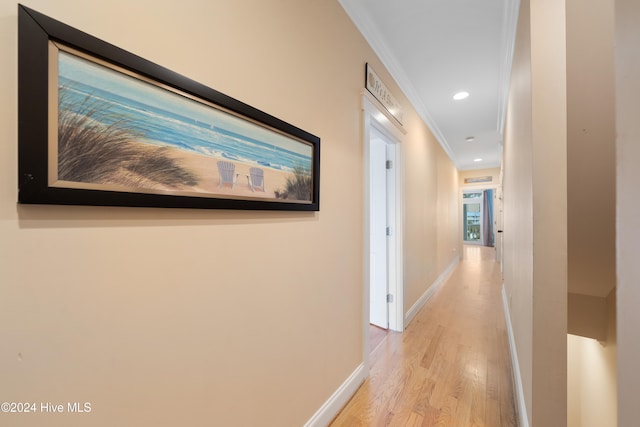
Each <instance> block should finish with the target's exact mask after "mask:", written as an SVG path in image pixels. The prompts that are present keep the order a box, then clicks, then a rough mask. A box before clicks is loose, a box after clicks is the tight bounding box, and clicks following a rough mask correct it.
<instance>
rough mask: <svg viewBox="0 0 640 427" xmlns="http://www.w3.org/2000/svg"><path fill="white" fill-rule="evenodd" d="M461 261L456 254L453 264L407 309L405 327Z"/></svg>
mask: <svg viewBox="0 0 640 427" xmlns="http://www.w3.org/2000/svg"><path fill="white" fill-rule="evenodd" d="M459 262H460V256H458V255H456V257H455V258H454V259H453V261H451V264H449V266H448V267H447V268H446V270H444V271H443V272H442V274H440V276H438V278H437V279H436V280H435V282H433V284H432V285H431V286H429V288H427V290H426V291H425V292H424V293H423V294H422V296H421V297H420V298H418V301H416V302H415V304H413V305H412V306H411V308H410V309H409V310H408V311H407V314H405V315H404V328H405V329H406V328H407V326H409V323H411V321H412V320H413V318H414V317H416V315H417V314H418V312H419V311H420V309H421V308H422V307H423V306H424V305H425V304H426V303H427V301H429V298H431V297H432V296H433V294H435V293H436V291H437V290H438V289H439V288H440V286H442V284H443V283H444V282H446V281H447V279H448V278H449V276H450V275H451V273H453V269H454V268H456V265H458V263H459Z"/></svg>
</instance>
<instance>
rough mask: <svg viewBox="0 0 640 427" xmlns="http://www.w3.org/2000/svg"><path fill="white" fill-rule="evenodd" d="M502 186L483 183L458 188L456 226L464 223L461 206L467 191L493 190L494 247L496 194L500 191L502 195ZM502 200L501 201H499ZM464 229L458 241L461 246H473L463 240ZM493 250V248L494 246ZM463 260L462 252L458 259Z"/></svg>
mask: <svg viewBox="0 0 640 427" xmlns="http://www.w3.org/2000/svg"><path fill="white" fill-rule="evenodd" d="M501 189H502V186H501V185H500V184H495V183H492V184H489V183H484V184H474V185H465V186H461V187H460V189H459V190H460V192H459V195H458V197H459V200H460V204H459V207H458V226H461V225H462V222H463V221H464V214H463V206H462V205H463V204H464V197H463V194H464V193H465V192H467V191H474V190H475V191H481V190H482V191H483V190H493V209H494V211H493V212H494V215H493V241H494V245H497V244H498V236H497V234H498V225H497V224H496V220H497V216H496V215H497V213H496V212H497V211H496V198H497V197H498V192H499V191H500V194H502V190H501ZM501 200H502V199H501ZM463 232H464V229H463V230H462V231H461V232H460V240H461V241H462V245H474V243H468V242H466V241H465V240H464V235H463ZM494 248H495V246H494ZM463 258H464V251H462V253H461V256H460V259H463Z"/></svg>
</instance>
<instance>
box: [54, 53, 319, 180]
mask: <svg viewBox="0 0 640 427" xmlns="http://www.w3.org/2000/svg"><path fill="white" fill-rule="evenodd" d="M58 75H59V77H58V92H59V96H58V99H59V109H60V110H65V109H66V110H69V111H71V112H73V113H76V114H83V115H86V114H88V113H89V111H90V112H91V119H92V120H96V121H97V122H100V123H102V124H105V125H114V124H115V125H116V126H119V127H122V128H123V129H125V130H128V131H130V132H131V133H132V136H134V137H135V138H136V139H137V140H138V141H141V142H146V143H151V144H156V145H168V146H172V147H175V148H179V149H183V150H188V151H193V152H196V153H200V154H204V155H209V156H215V157H223V158H226V159H229V160H231V161H239V162H243V163H248V164H254V165H258V166H266V167H271V168H274V169H280V170H285V171H293V169H294V168H296V167H302V168H304V169H306V170H311V165H312V147H311V145H308V144H305V143H300V142H298V141H293V140H292V139H290V138H288V137H286V136H284V135H281V134H279V133H277V132H275V131H272V130H270V129H266V128H264V127H262V126H259V125H256V124H253V123H250V122H247V121H245V120H243V119H241V118H239V117H236V116H234V115H232V114H229V113H226V112H224V111H220V110H216V109H214V108H212V107H209V106H207V105H204V104H201V103H199V102H197V101H194V100H192V99H189V98H187V97H185V96H182V95H180V94H177V93H174V92H172V91H169V90H166V89H163V88H160V87H157V86H155V85H153V84H151V83H147V82H144V81H141V80H138V79H136V78H134V77H131V76H128V75H125V74H123V73H120V72H118V71H114V70H111V69H109V68H107V67H105V66H102V65H98V64H95V63H93V62H91V61H88V60H86V59H83V58H79V57H77V56H75V55H72V54H69V53H66V52H62V51H61V52H60V54H59V71H58Z"/></svg>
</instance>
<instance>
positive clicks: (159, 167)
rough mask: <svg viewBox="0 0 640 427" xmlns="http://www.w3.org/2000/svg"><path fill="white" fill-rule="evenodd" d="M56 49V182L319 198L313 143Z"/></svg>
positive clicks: (301, 199)
mask: <svg viewBox="0 0 640 427" xmlns="http://www.w3.org/2000/svg"><path fill="white" fill-rule="evenodd" d="M52 44H53V43H52ZM55 51H56V52H57V63H56V64H55V66H56V67H57V76H56V77H55V78H56V79H57V82H55V87H56V88H57V96H55V97H56V98H57V101H53V102H57V123H52V124H51V126H52V127H56V125H57V128H56V129H53V130H51V129H50V133H52V134H57V138H55V139H56V140H55V143H54V142H52V143H51V146H50V147H49V153H50V156H51V157H50V165H49V171H50V176H49V185H50V186H52V187H61V188H81V189H95V190H108V191H117V192H132V193H148V194H169V195H183V196H189V197H211V198H222V199H240V200H254V199H255V200H265V199H267V200H268V201H282V202H287V203H301V204H305V203H312V202H313V200H312V198H313V186H314V182H313V176H314V174H313V172H314V171H313V165H314V158H313V156H314V146H313V144H311V143H309V142H307V141H304V140H302V139H299V138H297V137H294V136H292V135H288V134H286V133H284V132H280V131H278V130H276V129H274V128H270V127H267V126H266V125H262V124H260V123H258V122H256V121H251V120H249V119H247V118H245V117H243V116H240V115H236V114H234V113H232V112H228V111H226V110H224V109H223V108H220V107H218V106H215V105H214V104H212V103H208V102H207V101H204V100H201V99H198V98H196V97H193V96H191V95H187V94H185V93H182V92H179V91H177V90H174V89H173V88H169V87H165V86H162V85H160V84H157V83H155V82H153V81H152V80H149V79H145V78H142V77H140V76H138V75H135V74H133V73H130V72H128V71H125V70H122V69H118V68H117V67H115V66H112V65H110V64H108V63H104V62H102V61H100V60H98V59H95V58H93V57H90V56H88V55H85V54H82V53H79V52H76V51H73V50H72V49H69V48H66V47H64V46H56V48H55ZM51 96H54V95H51Z"/></svg>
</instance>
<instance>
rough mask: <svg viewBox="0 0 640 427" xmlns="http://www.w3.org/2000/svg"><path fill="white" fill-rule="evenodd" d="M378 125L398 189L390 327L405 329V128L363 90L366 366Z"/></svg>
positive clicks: (391, 262) (392, 244) (391, 243)
mask: <svg viewBox="0 0 640 427" xmlns="http://www.w3.org/2000/svg"><path fill="white" fill-rule="evenodd" d="M371 126H374V127H375V128H376V129H377V130H379V131H380V132H381V133H382V134H384V135H385V137H387V138H388V139H389V141H390V142H391V143H392V149H393V150H394V151H395V165H394V168H393V169H392V172H391V173H393V177H392V179H391V180H390V182H393V187H394V188H393V190H395V191H394V192H395V209H394V212H392V215H390V216H391V217H393V219H394V221H395V224H394V225H392V227H393V233H392V235H391V236H390V237H389V252H390V254H391V256H390V257H389V293H390V294H392V295H393V298H394V300H393V303H390V304H389V329H391V330H394V331H403V330H404V282H403V269H402V266H403V254H402V248H403V244H402V241H403V230H404V229H403V223H402V218H403V213H402V212H403V206H404V199H403V191H402V142H403V139H404V135H405V133H406V132H405V130H404V129H401V128H398V125H397V124H396V123H395V119H393V117H391V116H390V115H389V114H388V113H387V112H386V110H384V107H382V106H380V105H379V103H378V101H377V100H375V98H373V97H372V96H371V95H370V94H369V93H368V92H367V91H366V90H365V91H363V93H362V137H363V174H364V177H363V179H364V197H363V204H364V205H363V221H362V222H363V236H364V244H363V251H364V252H363V260H364V262H363V264H364V265H363V280H364V283H363V336H364V339H363V358H364V361H365V369H366V372H367V373H368V369H369V310H370V306H369V304H370V301H369V298H370V296H369V295H370V294H369V292H370V289H369V279H370V278H369V271H370V270H369V269H370V265H369V256H370V242H369V223H370V218H369V216H370V215H369V203H370V195H369V174H370V170H369V169H370V168H369V160H370V159H369V157H370V153H369V137H370V135H369V129H370V127H371Z"/></svg>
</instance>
